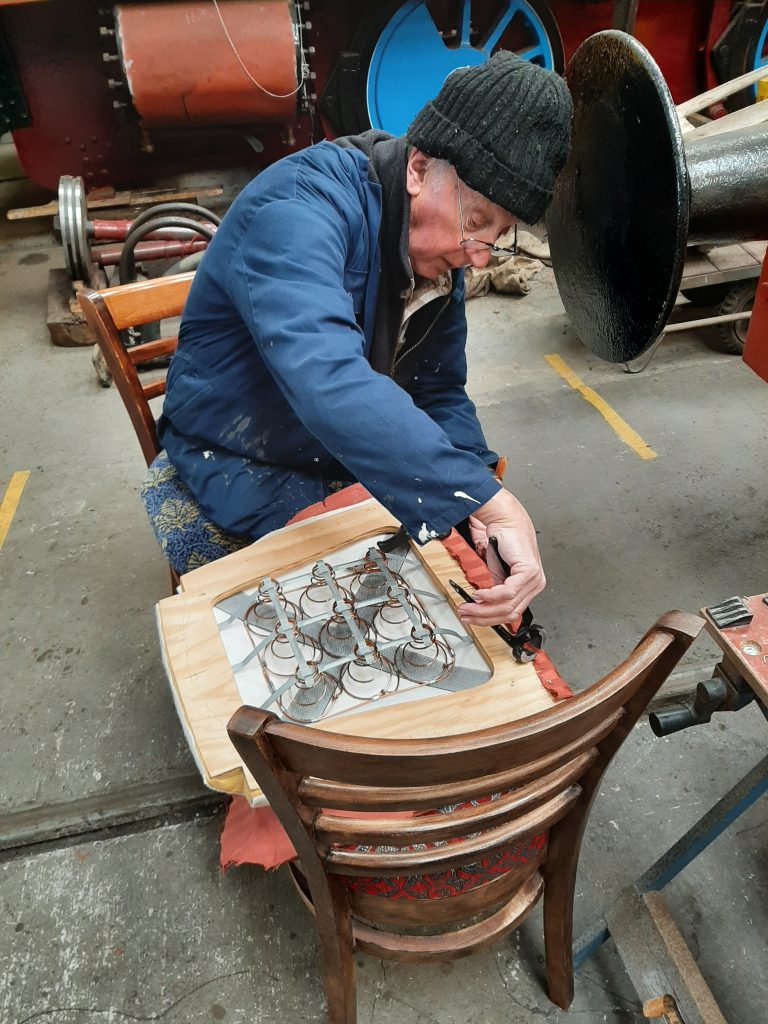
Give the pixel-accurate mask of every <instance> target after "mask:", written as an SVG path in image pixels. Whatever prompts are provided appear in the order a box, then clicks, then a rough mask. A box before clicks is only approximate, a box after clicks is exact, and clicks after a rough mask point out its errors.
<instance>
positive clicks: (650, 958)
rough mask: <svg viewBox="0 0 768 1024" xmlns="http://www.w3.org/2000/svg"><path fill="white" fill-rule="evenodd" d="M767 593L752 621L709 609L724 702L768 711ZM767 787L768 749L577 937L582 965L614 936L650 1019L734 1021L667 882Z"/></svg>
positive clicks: (726, 706) (678, 1023)
mask: <svg viewBox="0 0 768 1024" xmlns="http://www.w3.org/2000/svg"><path fill="white" fill-rule="evenodd" d="M764 598H768V595H766V594H758V595H756V596H753V597H749V598H744V603H745V604H746V606H747V608H748V609H749V611H751V612H752V613H753V618H752V621H751V622H750V623H749V624H747V625H743V626H735V627H731V628H728V629H720V628H718V626H717V625H716V624H715V622H714V620H713V618H712V616H711V615H710V614H709V612H708V611H707V609H703V610H702V615H703V616H704V619H705V621H706V628H707V631H708V632H709V634H710V636H711V637H712V639H713V640H714V641H715V643H716V644H717V645H718V647H720V649H721V651H722V658H721V660H720V662H719V663H718V664H717V666H716V667H715V670H714V676H715V677H716V678H717V679H719V680H721V681H722V682H723V683H724V684H725V686H726V688H727V691H728V697H727V698H726V700H725V702H724V703H723V705H722V710H738V709H739V708H740V707H743V706H744V704H745V703H748V702H749V701H750V700H751V699H754V700H756V701H757V703H758V705H759V707H760V710H761V711H762V712H763V714H764V715H765V717H766V719H768V605H767V604H766V603H765V600H764ZM703 727H704V728H706V726H703ZM766 792H768V755H767V756H766V757H764V758H762V760H761V761H760V762H759V763H758V764H756V765H755V767H754V768H752V770H751V771H749V772H748V773H747V774H746V775H745V776H744V777H743V778H742V779H741V780H740V781H739V782H738V783H737V784H736V785H735V786H734V787H733V788H732V789H731V790H729V791H728V792H727V793H726V794H725V796H723V797H722V799H720V800H719V801H718V802H717V803H716V804H715V805H714V807H712V808H711V809H710V810H709V811H708V812H707V813H706V814H705V815H704V816H703V817H702V818H700V819H699V820H698V821H697V822H696V823H695V824H694V825H693V826H692V827H691V828H690V829H688V831H687V832H686V833H685V835H684V836H682V837H681V838H680V839H679V840H678V842H676V843H675V844H674V845H673V846H672V847H670V849H669V850H667V851H666V853H664V854H663V855H662V856H661V857H660V858H659V859H658V860H657V861H656V863H655V864H653V865H652V866H651V867H650V868H649V869H648V870H647V871H646V872H645V873H644V874H643V875H642V876H641V877H640V878H638V879H637V881H635V883H634V884H633V885H631V886H630V887H629V888H628V889H626V890H625V892H624V893H623V894H622V896H621V898H620V899H619V900H618V901H617V903H616V904H615V905H614V906H612V907H611V908H610V909H609V910H608V911H606V914H605V918H604V919H602V920H600V921H598V922H597V923H596V924H595V925H594V926H593V927H592V928H591V929H589V930H588V931H587V932H586V933H584V934H583V935H582V936H581V937H580V938H579V939H578V940H577V941H576V942H575V943H574V966H575V967H578V966H579V965H580V964H581V963H583V962H584V961H585V960H586V959H588V958H589V957H590V956H591V955H592V953H594V952H595V951H596V950H597V949H598V948H599V947H600V946H601V945H602V943H603V942H605V940H606V939H608V938H609V937H610V938H612V939H613V940H614V943H615V944H616V947H617V949H618V952H619V955H620V956H621V959H622V961H623V964H624V967H625V969H626V971H627V973H628V974H629V977H630V979H631V981H632V983H633V985H634V987H635V990H636V991H637V994H638V996H639V997H640V1000H641V1002H642V1004H643V1007H644V1012H645V1014H646V1016H647V1017H648V1018H649V1019H650V1020H660V1021H666V1022H667V1024H728V1022H727V1021H726V1019H725V1017H724V1016H723V1014H722V1012H721V1010H720V1008H719V1007H718V1005H717V1001H716V999H715V997H714V995H713V994H712V992H711V990H710V988H709V986H708V985H707V982H706V980H705V979H704V977H703V975H702V973H701V971H700V970H699V968H698V965H697V964H696V961H695V959H694V957H693V955H692V954H691V952H690V950H689V949H688V946H687V945H686V943H685V940H684V939H683V937H682V935H681V934H680V932H679V930H678V928H677V926H676V924H675V922H674V920H673V919H672V916H671V914H670V912H669V910H668V908H667V906H666V903H665V901H664V897H663V896H662V893H661V890H662V889H663V888H664V887H665V886H666V885H667V884H668V883H669V882H671V881H672V879H674V878H676V877H677V875H679V874H680V872H681V871H682V870H683V869H684V868H685V867H686V866H687V865H688V864H690V863H691V861H693V860H694V859H695V858H696V857H698V855H699V854H700V853H702V852H703V851H704V850H705V849H707V847H708V846H709V845H710V844H711V843H712V842H714V840H715V839H717V837H718V836H719V835H721V833H722V832H724V831H725V830H726V829H727V828H728V827H729V826H730V825H731V824H733V822H735V821H736V820H737V819H738V818H739V817H740V816H741V815H742V814H743V813H744V811H746V810H747V809H748V808H749V807H751V806H752V804H753V803H755V801H756V800H758V799H759V798H760V797H761V796H763V795H764V794H765V793H766ZM730 1024H739V1022H735V1021H733V1022H730Z"/></svg>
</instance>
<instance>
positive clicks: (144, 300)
mask: <svg viewBox="0 0 768 1024" xmlns="http://www.w3.org/2000/svg"><path fill="white" fill-rule="evenodd" d="M194 276H195V275H194V272H193V273H189V274H175V275H173V276H170V277H158V278H153V279H151V280H149V281H137V282H136V283H135V284H126V285H118V286H116V287H115V288H105V289H103V291H93V290H89V291H84V292H81V293H80V294H79V296H78V301H79V303H80V308H81V309H82V311H83V315H84V316H85V319H86V321H87V323H88V326H89V327H90V328H91V331H92V333H93V336H94V338H95V340H96V343H97V345H98V346H99V348H100V349H101V353H102V355H103V356H104V361H105V362H106V364H107V368H108V370H109V372H110V374H111V375H112V379H113V381H114V383H115V385H116V387H117V390H118V391H119V392H120V397H121V398H122V400H123V404H124V405H125V408H126V409H127V411H128V415H129V416H130V418H131V423H132V424H133V428H134V430H135V431H136V436H137V437H138V439H139V444H140V445H141V451H142V453H143V455H144V458H145V460H146V463H147V465H149V464H150V463H151V462H152V461H153V459H154V458H155V457H156V456H157V455H158V454H159V452H160V442H159V441H158V439H157V424H156V422H155V416H154V413H153V412H152V408H151V406H150V404H149V403H150V401H151V400H152V399H153V398H157V397H159V396H160V395H164V394H165V377H164V376H163V377H160V378H156V379H155V380H153V381H151V382H150V383H147V384H143V383H142V381H141V380H140V378H139V373H138V370H137V367H138V366H141V365H142V363H147V362H149V361H150V360H152V359H158V358H160V357H161V356H169V355H172V354H173V353H174V352H175V351H176V344H177V342H178V337H177V336H176V335H172V336H169V337H167V338H159V339H158V340H157V341H148V342H145V343H144V344H141V345H134V346H133V347H132V348H126V347H125V345H124V344H123V342H122V340H121V338H120V331H124V330H126V329H127V328H129V327H139V326H141V325H142V324H149V323H157V322H159V321H161V320H167V319H170V318H171V317H176V316H180V315H181V312H182V310H183V309H184V303H185V302H186V299H187V294H188V292H189V288H190V285H191V284H192V279H193V277H194ZM171 585H172V587H173V590H174V591H175V590H176V588H177V587H178V585H179V575H178V573H177V572H176V570H175V569H174V568H173V566H171Z"/></svg>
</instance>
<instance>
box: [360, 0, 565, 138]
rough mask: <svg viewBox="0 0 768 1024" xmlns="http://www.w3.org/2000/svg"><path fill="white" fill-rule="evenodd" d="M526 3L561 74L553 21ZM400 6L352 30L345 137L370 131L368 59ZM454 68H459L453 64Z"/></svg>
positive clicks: (531, 1) (538, 4) (539, 2)
mask: <svg viewBox="0 0 768 1024" xmlns="http://www.w3.org/2000/svg"><path fill="white" fill-rule="evenodd" d="M526 3H527V4H528V5H529V6H530V7H532V8H533V10H534V11H535V13H536V14H537V15H538V16H539V18H540V19H541V22H542V24H543V26H544V30H545V32H546V34H547V39H548V42H549V45H550V46H551V48H552V56H553V60H554V65H555V68H554V70H555V71H558V72H560V73H562V71H563V68H564V67H565V50H564V48H563V41H562V38H561V36H560V29H559V28H558V27H557V21H556V19H555V16H554V14H553V13H552V10H551V8H550V6H549V4H548V3H547V0H526ZM402 6H403V3H402V0H390V2H389V3H385V4H382V6H381V7H380V8H379V9H378V10H376V11H375V12H374V13H373V14H371V15H370V16H369V17H367V18H365V19H364V20H363V21H361V22H360V24H359V26H358V28H357V29H356V31H355V34H354V37H353V39H352V44H351V46H350V50H352V51H355V52H357V53H359V54H360V73H359V79H358V88H357V90H356V95H355V102H354V114H346V116H345V117H344V119H343V121H342V124H341V129H342V131H343V132H344V133H345V134H347V135H355V134H357V133H358V132H364V131H368V129H369V128H371V121H370V117H369V116H368V101H367V91H368V73H369V69H370V64H371V58H372V56H373V51H374V49H375V48H376V44H377V43H378V41H379V37H380V36H381V34H382V32H383V31H384V29H385V28H386V26H387V25H388V24H389V22H390V21H391V19H392V18H393V17H394V15H395V13H396V12H397V11H398V10H399V9H400V8H401V7H402ZM502 38H503V37H502ZM497 49H498V46H497ZM458 66H460V65H459V64H457V67H458Z"/></svg>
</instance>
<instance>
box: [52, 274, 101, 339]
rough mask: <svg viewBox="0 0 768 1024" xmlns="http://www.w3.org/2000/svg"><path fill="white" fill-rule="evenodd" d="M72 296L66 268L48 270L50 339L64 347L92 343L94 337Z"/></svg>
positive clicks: (72, 291)
mask: <svg viewBox="0 0 768 1024" xmlns="http://www.w3.org/2000/svg"><path fill="white" fill-rule="evenodd" d="M73 296H74V289H73V285H72V281H71V280H70V277H69V274H68V273H67V272H66V270H64V269H63V268H57V269H55V270H49V271H48V296H47V298H48V312H47V326H48V333H49V334H50V336H51V341H52V342H53V344H54V345H61V346H63V347H64V348H75V347H79V346H83V345H93V344H94V343H95V340H96V339H95V338H94V337H93V335H92V334H91V331H90V328H89V327H88V324H87V323H86V322H85V317H84V316H83V314H82V313H81V312H80V307H79V306H77V304H76V303H73V302H72V299H73Z"/></svg>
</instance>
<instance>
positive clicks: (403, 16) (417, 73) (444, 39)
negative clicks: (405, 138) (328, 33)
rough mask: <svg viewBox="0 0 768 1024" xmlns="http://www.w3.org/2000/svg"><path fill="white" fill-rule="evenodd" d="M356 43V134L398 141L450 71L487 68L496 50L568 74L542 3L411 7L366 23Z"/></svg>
mask: <svg viewBox="0 0 768 1024" xmlns="http://www.w3.org/2000/svg"><path fill="white" fill-rule="evenodd" d="M356 42H357V44H358V49H359V52H360V56H361V67H360V71H361V84H362V86H363V88H362V90H361V95H360V97H359V98H358V100H359V101H358V104H357V111H358V124H357V125H355V126H354V127H355V129H356V130H359V129H361V128H368V127H373V128H382V129H383V130H384V131H387V132H391V133H392V134H393V135H401V134H402V133H403V132H405V130H406V128H407V127H408V125H409V124H410V122H411V121H412V120H413V117H414V116H415V114H416V113H417V112H418V111H419V110H420V109H421V107H422V106H424V104H425V103H426V102H427V101H428V100H430V99H432V98H433V97H434V96H436V95H437V93H438V92H439V91H440V87H441V85H442V84H443V82H444V81H445V79H446V78H447V76H448V75H449V74H450V73H451V72H452V71H455V70H456V68H461V67H471V66H475V65H478V64H482V63H484V62H485V61H486V60H488V58H489V57H490V56H491V54H492V53H493V52H494V51H495V50H497V49H505V50H512V51H513V52H515V53H518V54H519V55H520V56H521V57H523V58H524V59H526V60H530V61H533V62H534V63H536V64H539V65H540V66H541V67H545V68H550V69H555V70H558V71H560V70H562V67H563V45H562V41H561V39H560V33H559V31H558V28H557V23H556V21H555V19H554V17H553V15H552V12H551V11H550V9H549V6H548V5H547V3H546V2H544V0H455V2H452V3H447V2H445V0H406V2H405V3H402V2H401V3H396V4H393V5H390V6H389V7H387V8H385V10H384V12H383V13H382V14H381V15H379V16H378V17H377V18H375V19H373V20H371V21H368V22H367V23H366V24H365V25H364V26H363V27H362V28H361V30H360V31H359V32H358V35H357V37H356ZM345 127H346V126H345ZM346 130H350V128H349V127H347V128H346Z"/></svg>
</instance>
